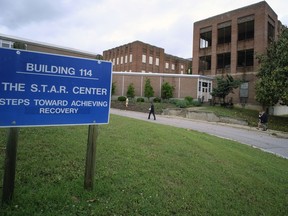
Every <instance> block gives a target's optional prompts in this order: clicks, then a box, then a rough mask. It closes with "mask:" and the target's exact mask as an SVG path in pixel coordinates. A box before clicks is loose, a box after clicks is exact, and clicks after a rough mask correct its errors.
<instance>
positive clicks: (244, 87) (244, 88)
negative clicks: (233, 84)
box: [240, 82, 249, 98]
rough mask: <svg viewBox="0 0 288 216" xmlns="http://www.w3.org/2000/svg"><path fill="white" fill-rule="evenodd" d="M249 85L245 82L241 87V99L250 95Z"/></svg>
mask: <svg viewBox="0 0 288 216" xmlns="http://www.w3.org/2000/svg"><path fill="white" fill-rule="evenodd" d="M248 89H249V83H248V82H244V83H242V84H241V85H240V97H241V98H247V97H248V95H249V91H248Z"/></svg>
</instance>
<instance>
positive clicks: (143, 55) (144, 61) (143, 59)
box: [142, 54, 146, 63]
mask: <svg viewBox="0 0 288 216" xmlns="http://www.w3.org/2000/svg"><path fill="white" fill-rule="evenodd" d="M142 63H146V55H145V54H142Z"/></svg>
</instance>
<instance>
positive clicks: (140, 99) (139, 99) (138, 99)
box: [136, 97, 144, 102]
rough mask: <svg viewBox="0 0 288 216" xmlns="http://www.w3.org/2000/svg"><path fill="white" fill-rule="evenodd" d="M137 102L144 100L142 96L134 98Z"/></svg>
mask: <svg viewBox="0 0 288 216" xmlns="http://www.w3.org/2000/svg"><path fill="white" fill-rule="evenodd" d="M136 101H137V102H144V98H141V97H140V98H137V100H136Z"/></svg>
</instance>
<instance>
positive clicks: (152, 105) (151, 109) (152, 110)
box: [148, 102, 156, 120]
mask: <svg viewBox="0 0 288 216" xmlns="http://www.w3.org/2000/svg"><path fill="white" fill-rule="evenodd" d="M151 114H152V115H153V116H154V120H156V116H155V110H154V104H153V102H151V106H150V108H149V115H148V119H150V115H151Z"/></svg>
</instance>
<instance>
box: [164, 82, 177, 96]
mask: <svg viewBox="0 0 288 216" xmlns="http://www.w3.org/2000/svg"><path fill="white" fill-rule="evenodd" d="M173 91H174V86H172V85H170V84H169V83H168V82H164V83H163V84H162V87H161V93H162V94H161V97H162V98H163V99H169V98H172V97H173Z"/></svg>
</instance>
